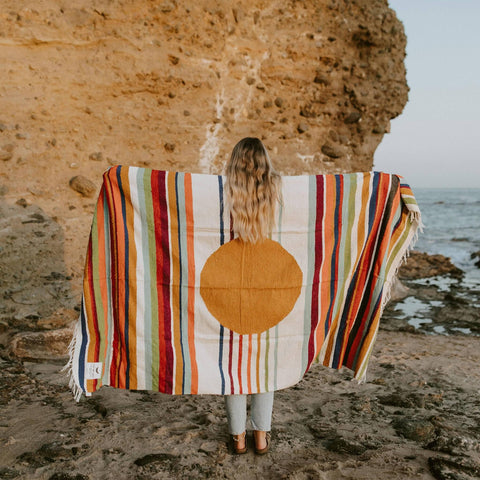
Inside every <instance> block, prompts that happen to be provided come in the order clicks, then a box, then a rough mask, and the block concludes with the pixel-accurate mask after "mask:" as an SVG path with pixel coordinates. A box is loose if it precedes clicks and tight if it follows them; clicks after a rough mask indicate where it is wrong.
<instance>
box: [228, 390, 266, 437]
mask: <svg viewBox="0 0 480 480" xmlns="http://www.w3.org/2000/svg"><path fill="white" fill-rule="evenodd" d="M251 397H252V399H251V405H250V420H251V422H252V427H253V429H254V430H262V431H264V432H269V431H270V429H271V425H272V409H273V392H267V393H254V394H252V395H251ZM225 408H226V410H227V421H228V431H229V432H230V434H231V435H240V434H241V433H243V432H244V431H245V429H246V425H247V396H246V395H225Z"/></svg>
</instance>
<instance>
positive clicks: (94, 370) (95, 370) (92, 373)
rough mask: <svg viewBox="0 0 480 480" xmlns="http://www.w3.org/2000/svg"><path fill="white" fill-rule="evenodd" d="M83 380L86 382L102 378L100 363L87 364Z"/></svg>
mask: <svg viewBox="0 0 480 480" xmlns="http://www.w3.org/2000/svg"><path fill="white" fill-rule="evenodd" d="M85 378H86V379H87V380H95V379H97V378H102V362H87V369H86V372H85Z"/></svg>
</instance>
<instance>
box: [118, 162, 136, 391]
mask: <svg viewBox="0 0 480 480" xmlns="http://www.w3.org/2000/svg"><path fill="white" fill-rule="evenodd" d="M128 172H129V169H126V168H125V169H122V170H121V179H122V189H123V192H124V198H125V215H126V218H127V225H126V227H127V233H128V286H127V288H128V346H127V348H128V359H129V363H130V368H129V388H130V389H132V390H136V388H137V341H136V339H137V320H136V319H137V249H136V246H135V237H134V231H133V218H134V213H133V205H132V200H131V192H130V182H129V178H128ZM125 372H126V370H125Z"/></svg>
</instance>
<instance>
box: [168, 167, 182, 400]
mask: <svg viewBox="0 0 480 480" xmlns="http://www.w3.org/2000/svg"><path fill="white" fill-rule="evenodd" d="M167 189H168V208H169V218H170V248H171V250H170V262H171V263H170V268H171V272H172V291H171V304H172V322H173V335H172V337H173V338H172V346H173V350H174V355H175V385H174V392H175V393H176V394H181V393H183V392H182V383H183V357H182V344H181V335H180V293H179V288H180V254H179V250H178V212H177V198H176V189H175V174H174V173H171V174H170V173H169V174H168V180H167Z"/></svg>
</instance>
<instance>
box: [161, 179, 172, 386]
mask: <svg viewBox="0 0 480 480" xmlns="http://www.w3.org/2000/svg"><path fill="white" fill-rule="evenodd" d="M159 193H160V195H159V203H160V214H161V215H160V221H161V231H162V233H163V235H162V238H161V240H162V251H163V266H162V285H163V288H162V293H163V311H164V316H163V321H164V324H165V326H164V334H165V357H166V364H165V393H172V390H173V347H172V312H171V308H170V245H169V238H170V235H169V231H168V204H167V188H166V173H165V172H161V181H160V182H159Z"/></svg>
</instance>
